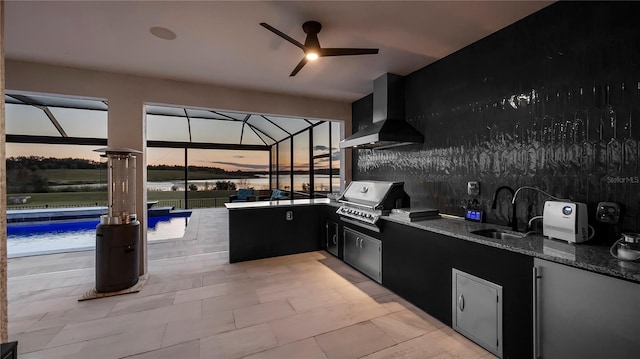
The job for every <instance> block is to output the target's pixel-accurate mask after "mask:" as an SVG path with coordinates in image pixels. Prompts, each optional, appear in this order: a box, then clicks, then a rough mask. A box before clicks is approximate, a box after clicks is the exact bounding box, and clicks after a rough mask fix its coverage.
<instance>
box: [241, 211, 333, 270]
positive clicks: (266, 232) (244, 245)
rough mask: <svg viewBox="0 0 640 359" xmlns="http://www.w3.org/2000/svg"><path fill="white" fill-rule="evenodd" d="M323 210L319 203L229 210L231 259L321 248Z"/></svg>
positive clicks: (244, 259) (261, 256)
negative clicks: (321, 213) (321, 214)
mask: <svg viewBox="0 0 640 359" xmlns="http://www.w3.org/2000/svg"><path fill="white" fill-rule="evenodd" d="M320 210H321V207H319V206H279V207H265V208H247V209H231V210H229V262H230V263H234V262H240V261H248V260H254V259H261V258H270V257H276V256H283V255H287V254H296V253H303V252H311V251H317V250H320V249H322V248H323V243H322V240H321V238H320V234H321V220H320V218H321V216H320Z"/></svg>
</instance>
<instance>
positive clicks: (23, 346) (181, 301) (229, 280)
mask: <svg viewBox="0 0 640 359" xmlns="http://www.w3.org/2000/svg"><path fill="white" fill-rule="evenodd" d="M227 242H228V235H227V212H226V209H208V210H199V211H194V214H193V216H192V219H191V220H190V223H189V226H188V227H187V230H186V234H185V236H184V238H182V239H179V240H171V241H166V242H161V243H152V244H150V245H149V275H150V277H149V280H148V281H147V283H146V284H145V285H144V287H143V288H142V290H141V291H140V292H138V293H134V294H127V295H122V296H117V297H108V298H101V299H96V300H89V301H84V302H78V301H77V299H78V298H79V297H80V296H81V295H82V294H83V293H84V292H86V291H87V290H89V289H90V288H92V287H93V284H94V255H95V254H94V252H93V251H85V252H72V253H64V254H50V255H44V256H37V257H24V258H15V259H10V260H9V264H8V271H9V279H8V285H9V290H8V295H9V331H10V339H11V340H18V341H19V346H18V348H19V353H20V358H21V359H29V358H90V359H102V358H154V359H158V358H251V359H257V358H277V359H287V358H296V359H297V358H494V356H493V355H491V354H490V353H488V352H487V351H485V350H484V349H482V348H480V347H479V346H477V345H475V344H474V343H472V342H471V341H469V340H467V339H466V338H464V337H463V336H461V335H459V334H458V333H456V332H454V331H453V330H452V329H451V328H449V327H446V326H444V325H443V324H442V323H440V322H439V321H437V320H436V319H434V318H432V317H430V316H429V315H427V314H425V313H424V312H422V311H421V310H419V309H417V308H416V307H414V306H412V305H411V304H409V303H407V302H405V301H404V300H402V299H401V298H400V297H398V296H397V295H395V294H393V293H391V292H390V291H388V290H387V289H385V288H384V287H382V286H380V285H378V284H377V283H375V282H373V281H371V280H370V279H368V278H367V277H365V276H364V275H362V274H360V273H359V272H357V271H355V270H354V269H352V268H351V267H349V266H348V265H346V264H344V263H343V262H341V261H339V260H337V259H336V258H335V257H332V256H331V255H329V254H327V253H326V252H324V251H320V252H312V253H305V254H299V255H292V256H284V257H279V258H271V259H265V260H258V261H251V262H244V263H236V264H229V263H228V252H227V251H228V243H227Z"/></svg>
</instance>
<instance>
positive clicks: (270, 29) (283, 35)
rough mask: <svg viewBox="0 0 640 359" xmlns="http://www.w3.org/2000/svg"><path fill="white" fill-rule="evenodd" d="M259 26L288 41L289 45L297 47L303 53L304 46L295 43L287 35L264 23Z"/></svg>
mask: <svg viewBox="0 0 640 359" xmlns="http://www.w3.org/2000/svg"><path fill="white" fill-rule="evenodd" d="M260 25H261V26H262V27H264V28H265V29H267V30H269V31H271V32H273V33H274V34H276V35H278V36H280V37H281V38H283V39H285V40H287V41H289V42H290V43H292V44H294V45H296V46H298V47H299V48H301V49H302V50H303V51H304V45H302V44H301V43H300V42H298V41H296V40H295V39H293V38H292V37H290V36H289V35H287V34H285V33H284V32H282V31H280V30H278V29H276V28H275V27H273V26H271V25H269V24H267V23H266V22H261V23H260Z"/></svg>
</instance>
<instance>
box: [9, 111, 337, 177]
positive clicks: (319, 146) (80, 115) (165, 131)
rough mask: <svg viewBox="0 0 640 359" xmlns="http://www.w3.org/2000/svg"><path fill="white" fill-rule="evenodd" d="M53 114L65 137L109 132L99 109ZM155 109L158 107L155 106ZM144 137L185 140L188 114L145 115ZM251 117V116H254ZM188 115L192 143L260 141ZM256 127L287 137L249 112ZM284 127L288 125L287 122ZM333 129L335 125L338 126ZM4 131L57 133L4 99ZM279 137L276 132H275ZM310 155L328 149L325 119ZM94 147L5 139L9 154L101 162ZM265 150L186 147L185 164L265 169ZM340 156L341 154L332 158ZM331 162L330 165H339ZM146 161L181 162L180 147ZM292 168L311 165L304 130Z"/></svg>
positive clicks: (291, 124)
mask: <svg viewBox="0 0 640 359" xmlns="http://www.w3.org/2000/svg"><path fill="white" fill-rule="evenodd" d="M48 108H49V110H50V111H51V113H52V114H53V116H54V117H55V119H56V120H57V121H58V122H59V123H60V125H61V127H62V128H63V129H64V131H65V132H66V133H67V135H68V136H69V137H82V138H106V137H107V112H106V111H100V110H85V109H68V108H59V107H48ZM156 108H161V107H158V106H156ZM147 117H148V119H147V138H148V139H149V140H163V141H184V142H189V133H190V132H189V130H188V126H189V125H187V123H189V122H188V121H187V119H186V118H181V117H173V116H154V115H148V116H147ZM254 118H255V120H254ZM195 120H197V121H194V119H192V120H191V122H190V124H191V133H192V135H193V136H195V137H194V138H193V139H192V140H193V141H194V142H209V143H233V144H237V143H239V142H240V138H242V139H243V142H242V143H243V144H245V143H249V144H251V143H253V144H263V143H262V142H261V140H260V139H259V138H258V137H257V135H256V134H255V131H249V130H246V131H245V129H246V128H243V125H242V122H241V121H219V120H211V119H204V120H203V119H200V120H198V119H195ZM271 120H272V121H279V122H278V124H279V126H284V127H283V128H289V131H291V132H290V133H295V130H297V129H304V128H306V127H308V126H309V123H308V122H306V121H304V120H302V119H291V118H280V117H271ZM253 121H255V122H254V126H256V125H259V124H260V125H261V126H272V128H271V129H268V128H265V131H267V133H268V134H269V131H272V132H271V133H270V134H269V136H271V137H274V138H285V137H284V136H286V132H279V131H282V129H281V128H280V127H278V126H276V125H273V124H271V125H270V124H269V123H268V121H266V120H265V119H263V118H260V116H256V115H253V117H252V118H251V119H250V120H249V122H253ZM287 126H288V127H287ZM336 128H337V127H336ZM332 132H333V133H332V139H331V140H332V141H333V146H332V147H333V151H336V153H339V150H338V148H337V147H338V141H339V140H340V135H339V131H332ZM6 133H7V134H13V135H32V136H33V135H35V136H53V137H60V136H61V135H60V133H59V132H58V130H57V129H56V128H55V126H54V125H53V123H52V121H51V120H50V119H49V118H48V117H47V115H46V113H45V111H43V110H42V109H40V108H36V107H34V106H29V105H23V104H12V103H7V104H6ZM278 136H279V137H278ZM313 137H314V139H313V140H314V144H315V146H314V151H313V153H314V155H318V154H323V153H328V152H329V147H328V145H329V124H328V123H323V124H320V125H318V126H317V127H316V128H315V129H314V136H313ZM282 146H283V147H284V149H283V151H282V152H281V159H282V161H283V163H284V164H285V165H287V166H288V165H289V162H290V160H289V158H288V156H289V152H290V151H289V146H290V141H289V140H287V141H284V143H283V145H282ZM97 147H98V146H79V145H49V144H46V145H43V144H22V143H7V146H6V152H7V157H18V156H41V157H58V158H84V159H89V160H93V161H100V160H101V159H100V154H99V153H97V152H94V150H95V149H96V148H97ZM269 156H270V154H269V152H268V151H240V150H200V149H190V150H189V151H188V158H189V165H192V166H204V167H218V168H222V169H224V170H227V171H237V170H241V171H268V170H269ZM328 161H329V158H323V159H319V160H317V161H316V164H315V165H316V166H317V167H324V168H328ZM334 161H339V158H334ZM338 164H339V162H335V163H334V166H339V165H338ZM147 165H178V166H182V165H184V150H183V149H173V148H148V149H147ZM293 167H294V170H305V169H308V167H309V135H308V132H305V133H302V134H300V135H297V136H294V163H293Z"/></svg>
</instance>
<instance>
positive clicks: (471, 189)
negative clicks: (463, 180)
mask: <svg viewBox="0 0 640 359" xmlns="http://www.w3.org/2000/svg"><path fill="white" fill-rule="evenodd" d="M467 193H468V194H469V196H479V195H480V182H478V181H469V182H467Z"/></svg>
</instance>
